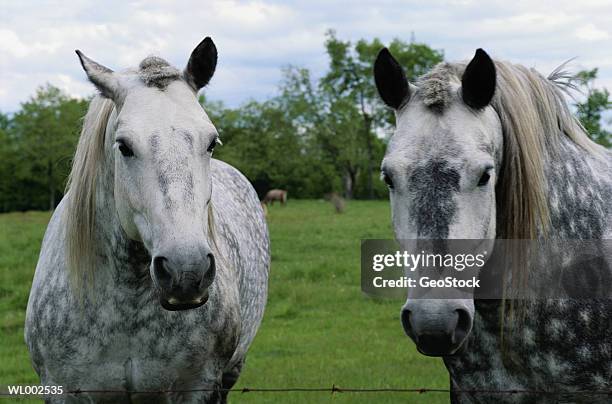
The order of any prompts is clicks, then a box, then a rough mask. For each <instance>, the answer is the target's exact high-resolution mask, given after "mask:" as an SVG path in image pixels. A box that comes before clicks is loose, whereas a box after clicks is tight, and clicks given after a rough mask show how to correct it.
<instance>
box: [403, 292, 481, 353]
mask: <svg viewBox="0 0 612 404" xmlns="http://www.w3.org/2000/svg"><path fill="white" fill-rule="evenodd" d="M426 302H427V303H429V304H427V303H426ZM432 302H433V303H432ZM401 320H402V325H403V327H404V331H405V332H406V334H407V335H408V336H409V337H410V338H411V339H412V340H413V341H414V343H415V344H416V346H417V349H418V351H419V352H420V353H422V354H423V355H427V356H450V355H453V354H455V353H457V351H458V350H459V348H461V347H462V345H463V344H464V343H465V341H466V340H467V336H468V335H469V333H470V331H471V329H472V324H473V314H472V313H470V310H469V308H468V307H464V306H463V305H462V304H461V301H460V300H456V301H455V300H449V301H445V300H443V299H439V300H434V301H431V300H429V301H427V300H413V301H409V302H408V303H406V305H405V306H404V307H403V308H402V313H401Z"/></svg>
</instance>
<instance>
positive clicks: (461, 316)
mask: <svg viewBox="0 0 612 404" xmlns="http://www.w3.org/2000/svg"><path fill="white" fill-rule="evenodd" d="M455 312H456V313H457V316H458V318H457V326H456V327H455V332H454V335H453V339H454V340H456V341H463V339H464V338H465V337H466V336H467V334H468V333H469V332H470V329H471V328H472V319H471V317H470V314H469V313H468V312H467V310H464V309H457V310H455Z"/></svg>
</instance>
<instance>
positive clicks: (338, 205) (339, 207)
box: [325, 192, 346, 213]
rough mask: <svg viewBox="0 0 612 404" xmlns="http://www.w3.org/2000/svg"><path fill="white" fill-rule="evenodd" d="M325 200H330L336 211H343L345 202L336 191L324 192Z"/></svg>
mask: <svg viewBox="0 0 612 404" xmlns="http://www.w3.org/2000/svg"><path fill="white" fill-rule="evenodd" d="M325 200H326V201H329V202H331V204H332V205H334V208H335V209H336V213H344V207H345V205H346V204H345V202H344V198H343V197H341V196H340V195H338V193H337V192H330V193H328V194H325Z"/></svg>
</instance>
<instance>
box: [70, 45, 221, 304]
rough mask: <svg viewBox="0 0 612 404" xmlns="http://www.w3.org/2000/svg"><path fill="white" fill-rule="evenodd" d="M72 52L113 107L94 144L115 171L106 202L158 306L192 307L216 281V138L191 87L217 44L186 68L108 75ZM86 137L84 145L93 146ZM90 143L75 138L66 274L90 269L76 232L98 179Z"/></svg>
mask: <svg viewBox="0 0 612 404" xmlns="http://www.w3.org/2000/svg"><path fill="white" fill-rule="evenodd" d="M77 54H78V56H79V58H80V61H81V64H82V66H83V69H84V70H85V72H86V73H87V76H88V78H89V80H90V81H91V82H92V83H93V84H94V85H95V86H96V87H97V89H98V90H99V91H100V93H101V94H102V96H103V97H106V98H107V99H110V100H112V104H114V112H113V114H112V115H111V116H110V119H109V120H108V126H107V128H106V131H105V132H106V133H105V135H104V137H105V140H104V143H103V146H101V147H104V151H103V153H102V154H103V155H104V157H103V158H105V160H106V161H107V165H108V166H110V167H107V169H109V170H114V190H113V198H112V199H113V200H114V207H115V209H114V210H115V211H116V216H117V217H118V220H119V223H120V227H121V228H122V229H123V231H124V232H125V234H126V236H127V237H128V238H129V239H131V240H134V241H137V242H142V244H143V245H144V247H145V248H146V250H147V251H148V252H149V254H150V256H151V265H150V275H151V277H152V279H153V281H154V284H155V285H156V286H157V288H158V290H159V292H160V299H161V304H162V305H163V306H164V307H165V308H166V309H169V310H178V309H186V308H194V307H198V306H200V305H202V304H204V303H205V302H206V301H207V298H208V287H209V286H210V285H211V284H212V282H213V280H214V278H215V257H214V255H213V252H212V249H211V245H210V240H208V237H207V226H208V224H207V218H208V208H209V206H208V205H209V203H210V199H211V192H212V178H211V167H210V162H211V155H212V152H213V149H214V147H215V144H216V143H217V142H218V134H217V131H216V129H215V127H214V125H213V124H212V122H211V121H210V119H209V118H208V116H207V115H206V113H205V112H204V110H203V109H202V107H201V106H200V105H199V103H198V101H197V98H196V93H197V91H198V90H199V89H200V88H202V87H203V86H205V85H206V84H207V83H208V82H209V80H210V79H211V77H212V75H213V73H214V71H215V67H216V64H217V49H216V47H215V45H214V43H213V42H212V40H211V39H210V38H206V39H204V40H203V41H202V42H201V43H200V44H199V45H198V46H197V47H196V48H195V49H194V51H193V52H192V54H191V57H190V59H189V62H188V63H187V67H186V68H185V70H184V71H183V72H181V71H179V70H177V69H176V68H174V67H172V66H171V65H170V64H168V63H167V62H166V61H165V60H163V59H161V58H158V57H148V58H146V59H144V60H143V61H142V62H141V63H140V66H139V68H138V69H135V70H126V71H123V72H114V71H112V70H110V69H108V68H106V67H104V66H102V65H100V64H98V63H96V62H94V61H93V60H91V59H89V58H87V57H86V56H85V55H83V54H82V53H81V52H79V51H77ZM84 134H85V129H84ZM83 137H86V136H82V139H81V143H83V142H89V144H91V140H88V139H83ZM90 137H91V136H90ZM99 143H100V142H99ZM87 149H88V147H87V146H85V145H82V144H80V145H79V148H78V149H77V153H76V156H75V168H74V169H73V176H72V178H71V184H70V193H71V195H70V196H71V204H72V209H69V215H70V216H72V217H73V219H69V227H71V226H72V227H74V228H76V229H79V230H78V231H73V232H69V234H70V236H69V240H68V241H69V264H70V266H71V267H72V268H71V269H72V270H73V271H78V270H79V266H85V267H86V266H88V265H90V264H89V263H87V255H88V254H91V250H92V248H91V246H90V245H83V243H86V241H84V240H86V239H87V237H90V236H91V235H90V234H89V235H88V234H85V235H83V234H82V233H83V232H85V233H87V225H88V223H90V222H91V220H83V218H85V219H87V217H88V215H93V213H92V212H91V210H92V209H91V208H92V207H91V206H86V204H84V203H83V201H87V200H88V199H91V198H92V196H91V195H90V193H91V191H92V188H95V187H93V186H88V184H91V183H95V175H96V173H95V170H94V169H93V168H92V166H93V165H96V162H95V160H96V159H95V153H94V156H91V155H89V153H87ZM88 160H89V161H88ZM98 163H99V162H98ZM79 164H81V167H78V165H79ZM74 173H77V174H74ZM75 175H79V176H80V177H75ZM92 176H94V178H91V177H92ZM108 191H110V190H108ZM90 230H91V229H90ZM83 250H84V251H83Z"/></svg>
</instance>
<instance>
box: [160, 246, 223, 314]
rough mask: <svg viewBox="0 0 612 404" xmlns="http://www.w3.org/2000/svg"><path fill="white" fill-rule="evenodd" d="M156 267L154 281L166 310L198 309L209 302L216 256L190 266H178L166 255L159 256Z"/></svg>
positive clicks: (207, 256) (209, 256)
mask: <svg viewBox="0 0 612 404" xmlns="http://www.w3.org/2000/svg"><path fill="white" fill-rule="evenodd" d="M152 265H153V278H154V281H155V284H156V285H157V288H158V291H159V300H160V303H161V305H162V307H163V308H164V309H166V310H171V311H176V310H188V309H194V308H197V307H200V306H202V305H203V304H205V303H206V302H207V301H208V298H209V290H208V288H209V286H210V285H211V284H212V282H213V280H214V278H215V271H216V269H215V258H214V256H213V255H212V254H207V255H206V258H205V260H204V262H201V263H195V264H189V265H186V264H183V265H177V264H175V263H174V262H172V261H171V260H170V259H168V258H166V257H164V256H155V258H153V264H152Z"/></svg>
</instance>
